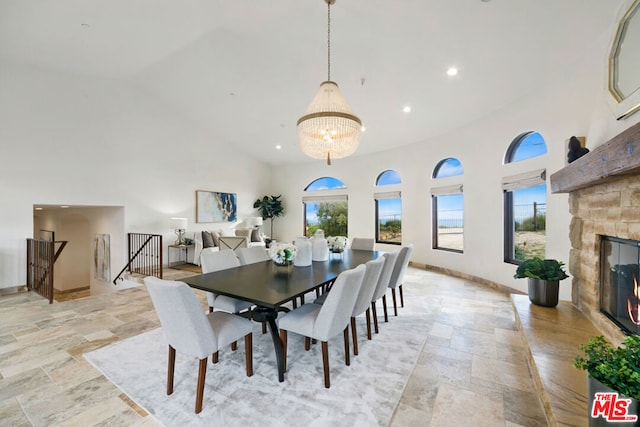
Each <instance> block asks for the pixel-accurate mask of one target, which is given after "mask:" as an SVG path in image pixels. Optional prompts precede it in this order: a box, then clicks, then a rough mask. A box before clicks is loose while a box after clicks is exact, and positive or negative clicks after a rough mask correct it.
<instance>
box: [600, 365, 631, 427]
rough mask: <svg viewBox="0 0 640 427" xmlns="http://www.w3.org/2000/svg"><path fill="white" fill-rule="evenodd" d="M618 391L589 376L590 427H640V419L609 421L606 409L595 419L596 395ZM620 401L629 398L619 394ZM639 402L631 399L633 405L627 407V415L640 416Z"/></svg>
mask: <svg viewBox="0 0 640 427" xmlns="http://www.w3.org/2000/svg"><path fill="white" fill-rule="evenodd" d="M615 392H616V391H615V390H613V389H611V388H610V387H607V386H606V385H604V384H602V383H601V382H600V381H598V380H596V379H595V378H592V377H591V376H590V375H587V397H588V398H589V406H588V407H587V411H588V413H587V417H588V418H589V427H605V426H608V427H614V426H615V427H627V426H640V418H639V419H638V420H637V421H608V420H607V418H606V417H605V416H604V415H605V414H604V413H603V412H606V410H605V409H604V408H602V410H601V411H600V412H599V413H600V415H599V416H598V417H597V418H593V417H592V414H593V403H594V401H595V395H596V393H615ZM618 396H619V397H618V399H629V398H628V397H626V396H624V395H622V394H618ZM638 409H640V406H639V405H638V401H637V400H636V399H631V404H630V405H628V406H627V411H626V413H627V414H628V415H639V414H638Z"/></svg>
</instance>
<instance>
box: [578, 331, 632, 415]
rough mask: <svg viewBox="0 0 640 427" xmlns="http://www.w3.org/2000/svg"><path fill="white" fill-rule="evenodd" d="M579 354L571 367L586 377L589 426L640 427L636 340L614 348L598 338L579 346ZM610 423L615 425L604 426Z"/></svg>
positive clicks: (627, 340)
mask: <svg viewBox="0 0 640 427" xmlns="http://www.w3.org/2000/svg"><path fill="white" fill-rule="evenodd" d="M580 350H582V351H583V352H584V355H579V356H576V358H575V361H574V364H573V366H574V367H576V368H578V369H583V370H585V371H587V374H588V376H587V394H588V396H587V397H588V398H589V408H588V410H589V425H590V426H600V425H603V426H605V425H618V426H627V425H640V421H639V420H638V410H639V409H640V408H639V407H638V400H640V336H638V335H630V336H627V337H625V339H624V340H623V342H622V345H621V346H618V347H614V346H612V345H611V344H609V343H608V342H607V341H606V340H605V339H604V337H603V336H602V335H600V336H597V337H594V338H591V339H589V341H588V342H587V344H581V345H580ZM596 393H600V394H599V395H598V396H596ZM613 393H619V394H620V395H622V396H617V395H615V396H614V395H612V394H613ZM634 416H635V419H633V418H634ZM612 419H613V420H615V424H609V423H608V422H609V421H610V420H612ZM625 421H629V422H625Z"/></svg>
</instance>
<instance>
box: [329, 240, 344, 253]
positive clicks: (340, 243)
mask: <svg viewBox="0 0 640 427" xmlns="http://www.w3.org/2000/svg"><path fill="white" fill-rule="evenodd" d="M347 243H348V240H347V238H346V237H345V236H332V237H327V246H328V247H329V250H330V251H331V252H342V251H344V248H346V247H347Z"/></svg>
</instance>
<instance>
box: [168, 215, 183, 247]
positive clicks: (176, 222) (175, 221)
mask: <svg viewBox="0 0 640 427" xmlns="http://www.w3.org/2000/svg"><path fill="white" fill-rule="evenodd" d="M169 228H171V229H173V230H175V231H176V235H177V236H178V239H177V240H176V241H175V243H174V244H175V245H178V246H179V245H184V244H185V243H184V231H185V230H186V229H187V218H171V220H170V221H169Z"/></svg>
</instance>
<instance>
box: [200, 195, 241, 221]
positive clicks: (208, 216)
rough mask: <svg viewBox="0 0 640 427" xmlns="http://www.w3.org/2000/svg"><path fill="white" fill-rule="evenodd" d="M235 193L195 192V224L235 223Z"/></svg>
mask: <svg viewBox="0 0 640 427" xmlns="http://www.w3.org/2000/svg"><path fill="white" fill-rule="evenodd" d="M236 209H237V207H236V195H235V193H217V192H215V191H203V190H196V222H198V223H200V222H235V220H236Z"/></svg>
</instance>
